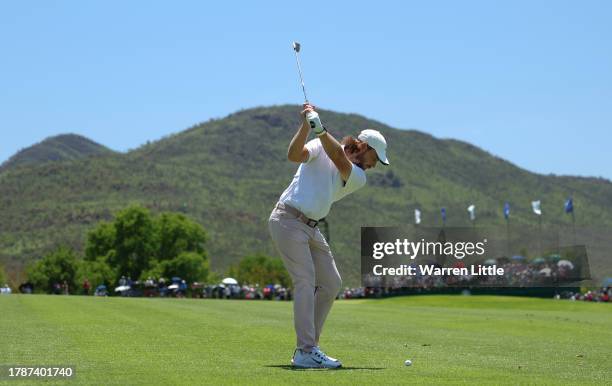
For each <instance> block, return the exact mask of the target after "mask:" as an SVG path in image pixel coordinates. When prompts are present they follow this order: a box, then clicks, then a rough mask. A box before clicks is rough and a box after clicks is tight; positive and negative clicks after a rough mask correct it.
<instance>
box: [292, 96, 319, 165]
mask: <svg viewBox="0 0 612 386" xmlns="http://www.w3.org/2000/svg"><path fill="white" fill-rule="evenodd" d="M303 107H304V110H302V112H301V115H302V125H301V126H300V128H299V129H298V131H297V133H295V135H294V136H293V139H292V140H291V143H290V144H289V149H287V158H288V159H289V161H293V162H306V161H308V156H309V154H308V150H306V147H305V146H304V145H305V144H306V138H308V133H309V132H310V124H309V123H308V119H306V114H308V113H309V112H311V111H314V109H315V107H314V106H313V105H311V104H310V103H304V105H303Z"/></svg>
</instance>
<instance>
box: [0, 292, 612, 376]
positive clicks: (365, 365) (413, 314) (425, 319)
mask: <svg viewBox="0 0 612 386" xmlns="http://www.w3.org/2000/svg"><path fill="white" fill-rule="evenodd" d="M291 307H292V304H291V303H290V302H268V301H226V300H191V299H145V298H133V299H130V298H94V297H81V296H45V295H31V296H24V295H11V296H2V297H0V315H1V323H0V353H1V356H0V365H2V364H8V365H25V364H32V365H33V364H38V365H60V364H64V365H74V366H76V372H77V375H76V378H75V379H73V380H72V381H71V382H70V384H98V385H102V384H104V385H111V384H115V385H117V384H166V385H170V384H172V385H179V384H182V385H185V384H216V385H220V384H281V383H282V384H330V383H334V384H402V383H428V384H443V383H449V384H457V383H465V384H474V383H485V384H527V383H529V384H533V383H539V384H541V383H546V384H553V383H554V384H558V383H570V384H604V383H606V382H609V381H610V379H612V366H611V362H610V360H611V356H610V355H611V347H612V328H611V327H610V326H612V305H610V304H585V303H571V302H569V301H555V300H543V299H525V298H511V297H489V296H487V297H484V296H482V297H461V296H421V297H403V298H393V299H385V300H350V301H338V302H336V305H335V306H334V309H333V310H332V313H331V316H330V319H329V321H328V323H327V325H326V331H325V333H324V336H323V339H322V342H321V345H322V347H323V349H324V350H325V351H327V352H328V354H330V355H332V356H335V357H338V358H340V359H342V360H343V363H344V366H345V367H344V368H343V369H341V370H336V371H333V370H332V371H329V370H306V371H304V370H292V369H291V368H290V367H289V360H290V356H291V354H292V350H293V345H294V335H293V324H292V320H291V317H292V316H291V315H292V312H291V311H292V309H291ZM408 358H409V359H411V360H412V361H413V365H412V366H411V367H405V366H404V360H405V359H408ZM0 383H2V381H0ZM5 383H10V384H18V383H21V382H17V383H15V382H14V381H10V382H6V381H5Z"/></svg>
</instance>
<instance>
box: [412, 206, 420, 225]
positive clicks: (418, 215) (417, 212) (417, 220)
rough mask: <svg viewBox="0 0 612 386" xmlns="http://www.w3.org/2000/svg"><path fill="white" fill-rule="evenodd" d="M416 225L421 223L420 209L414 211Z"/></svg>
mask: <svg viewBox="0 0 612 386" xmlns="http://www.w3.org/2000/svg"><path fill="white" fill-rule="evenodd" d="M414 223H415V224H417V225H419V224H420V223H421V211H420V210H418V209H415V210H414Z"/></svg>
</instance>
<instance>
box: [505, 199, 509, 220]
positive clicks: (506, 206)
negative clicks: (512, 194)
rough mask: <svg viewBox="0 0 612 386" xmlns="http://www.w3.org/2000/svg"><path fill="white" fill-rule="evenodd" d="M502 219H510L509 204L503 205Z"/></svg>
mask: <svg viewBox="0 0 612 386" xmlns="http://www.w3.org/2000/svg"><path fill="white" fill-rule="evenodd" d="M504 217H505V218H506V220H507V219H508V218H509V217H510V203H509V202H506V203H505V204H504Z"/></svg>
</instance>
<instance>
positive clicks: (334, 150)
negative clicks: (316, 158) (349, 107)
mask: <svg viewBox="0 0 612 386" xmlns="http://www.w3.org/2000/svg"><path fill="white" fill-rule="evenodd" d="M319 139H320V140H321V144H322V145H323V150H325V153H326V154H327V156H328V157H329V159H331V160H332V162H334V163H335V161H336V160H338V158H339V157H344V150H343V149H342V145H340V143H339V142H338V141H336V138H334V137H333V136H332V135H331V134H329V132H325V133H323V134H322V135H320V136H319Z"/></svg>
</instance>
